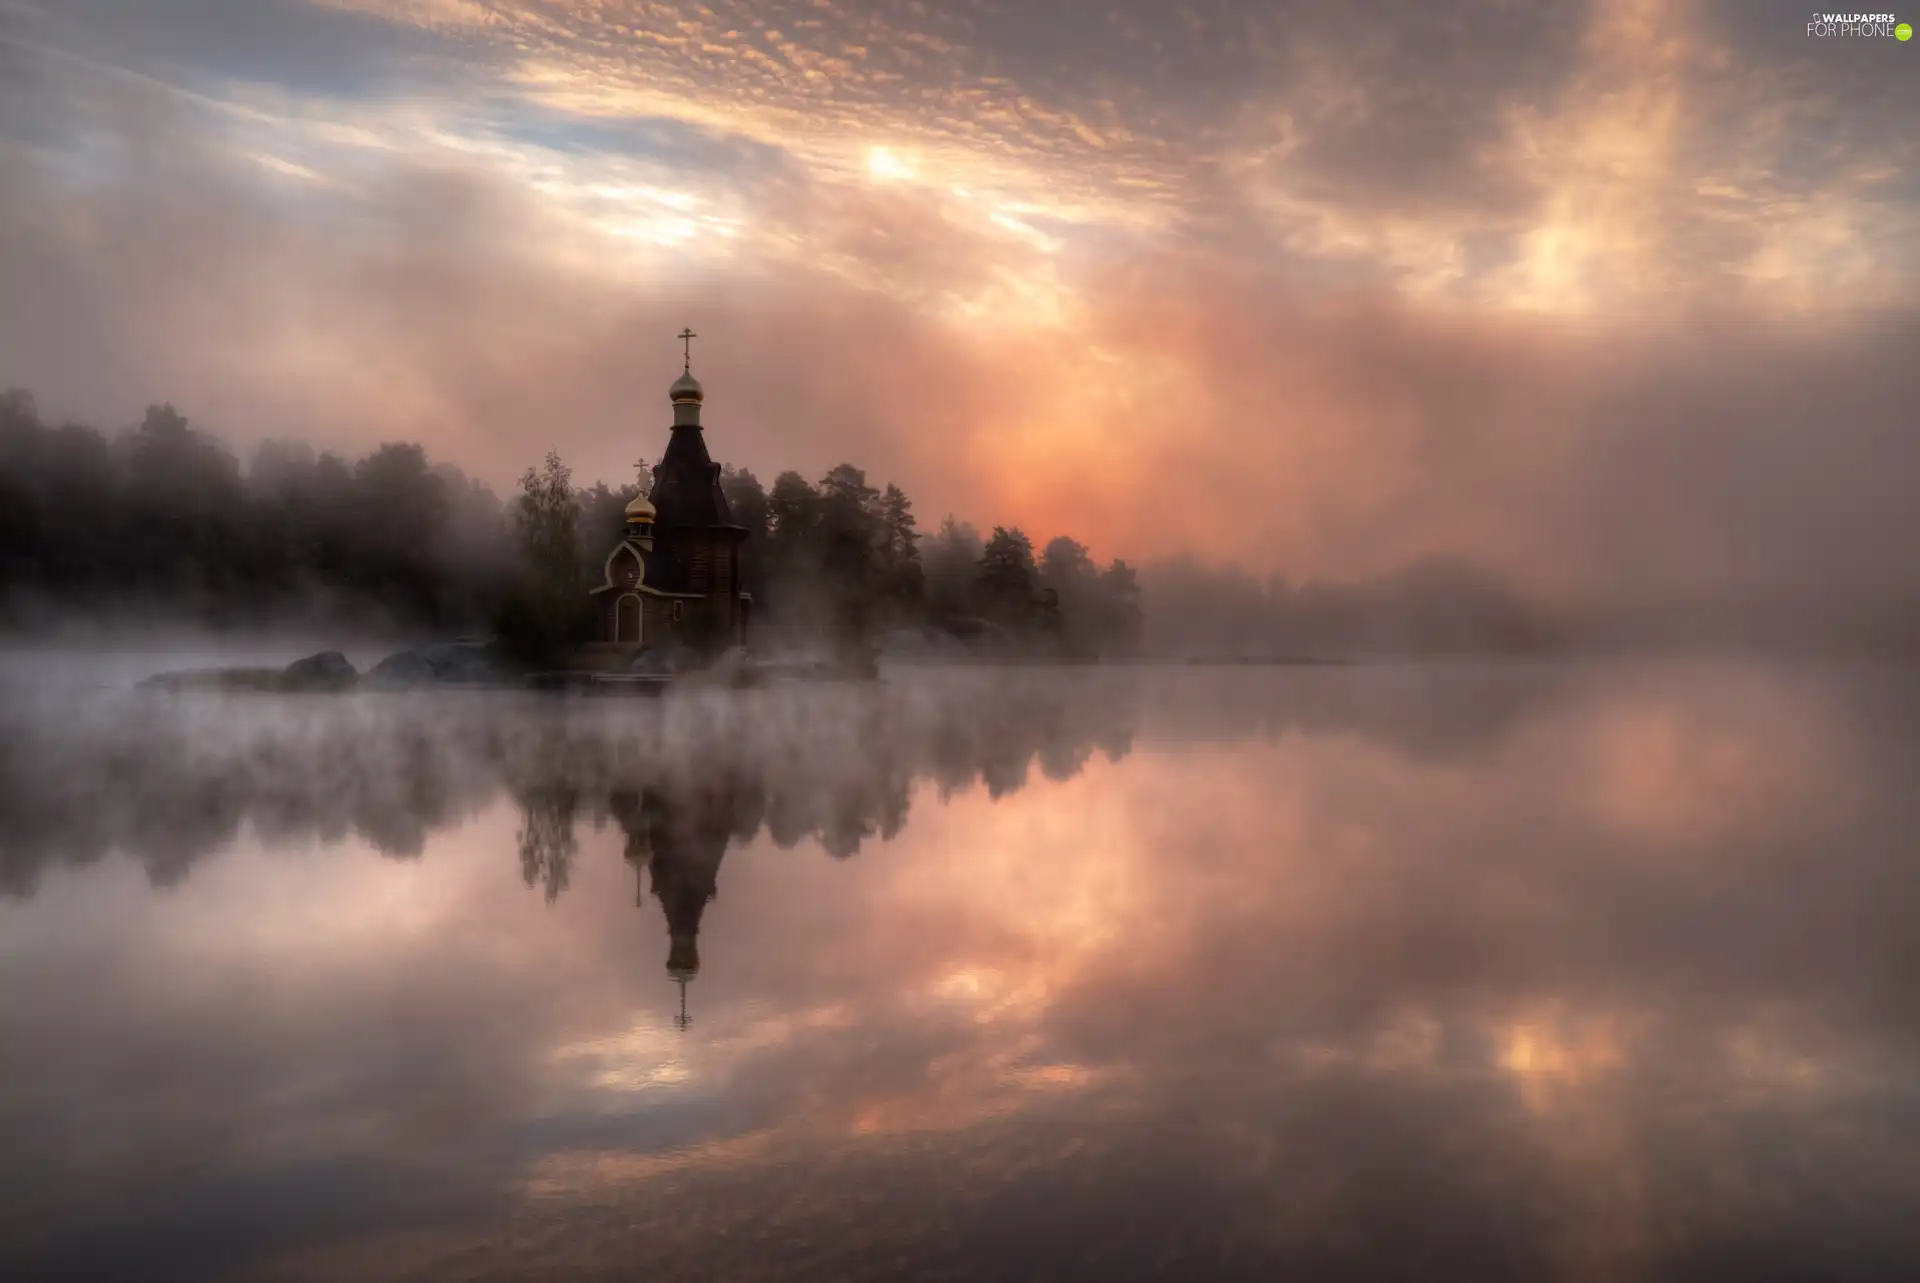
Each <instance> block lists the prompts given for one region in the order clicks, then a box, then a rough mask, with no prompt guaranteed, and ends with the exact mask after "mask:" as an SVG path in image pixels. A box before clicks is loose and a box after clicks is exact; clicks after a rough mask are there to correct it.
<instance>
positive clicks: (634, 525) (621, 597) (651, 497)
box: [593, 329, 752, 654]
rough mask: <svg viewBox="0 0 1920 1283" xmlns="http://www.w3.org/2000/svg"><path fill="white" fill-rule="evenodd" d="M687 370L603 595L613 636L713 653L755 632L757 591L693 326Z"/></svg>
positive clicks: (609, 638)
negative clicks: (714, 447)
mask: <svg viewBox="0 0 1920 1283" xmlns="http://www.w3.org/2000/svg"><path fill="white" fill-rule="evenodd" d="M677 337H678V338H679V339H680V340H681V342H682V344H683V345H684V346H683V349H682V351H683V355H682V361H681V370H680V377H679V378H677V379H675V380H674V381H673V383H672V385H671V386H669V387H668V389H667V400H668V401H669V403H671V404H672V406H673V426H672V428H671V429H670V434H669V436H668V438H667V449H666V453H665V454H663V455H662V456H661V458H660V462H659V463H658V464H656V465H655V466H654V468H653V476H652V485H651V486H650V487H649V489H648V491H647V493H646V495H645V496H644V497H642V498H639V499H635V500H634V501H633V503H632V504H629V505H628V507H627V530H626V533H625V536H624V537H623V538H622V539H621V541H620V543H619V544H618V545H617V546H616V547H615V548H614V549H613V551H612V552H610V553H609V554H608V556H607V561H606V578H605V582H604V583H602V584H601V585H600V586H599V587H597V588H595V589H593V593H594V595H595V596H597V597H599V598H600V624H601V633H600V636H601V639H602V644H603V645H612V646H615V647H630V648H632V649H633V650H635V651H638V650H641V649H646V648H650V647H654V646H656V645H662V646H667V647H671V648H677V649H686V650H692V651H695V652H698V653H704V654H713V653H716V652H718V651H721V650H724V649H726V648H727V647H729V646H743V645H745V644H746V640H747V617H748V613H749V611H750V610H751V608H752V598H751V596H749V595H748V594H747V593H745V592H742V591H741V588H740V546H741V544H742V543H744V542H745V540H746V537H747V532H746V530H745V529H744V528H742V527H740V526H737V525H735V524H734V522H733V512H732V510H731V509H730V508H729V507H728V506H727V496H726V494H725V493H724V492H723V491H722V490H721V489H720V465H719V464H717V463H715V462H714V461H713V456H712V455H711V454H709V453H708V452H707V441H706V432H705V429H704V428H703V427H702V425H701V423H700V411H701V408H702V407H703V406H704V405H705V403H706V390H705V389H704V388H702V387H701V386H700V380H698V379H696V378H694V377H693V340H694V339H695V338H697V337H698V336H697V335H696V334H694V332H693V331H692V330H690V329H689V330H682V331H681V332H680V334H679V335H678V336H677Z"/></svg>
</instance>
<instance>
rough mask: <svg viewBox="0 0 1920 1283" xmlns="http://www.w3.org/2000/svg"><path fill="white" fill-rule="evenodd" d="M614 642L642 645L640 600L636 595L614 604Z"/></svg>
mask: <svg viewBox="0 0 1920 1283" xmlns="http://www.w3.org/2000/svg"><path fill="white" fill-rule="evenodd" d="M613 640H614V641H616V642H631V643H632V644H634V645H636V646H637V645H639V644H640V598H639V596H638V595H637V594H635V593H628V594H627V595H626V596H624V597H622V598H621V599H620V600H619V601H616V602H615V603H613Z"/></svg>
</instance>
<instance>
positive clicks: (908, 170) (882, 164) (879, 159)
mask: <svg viewBox="0 0 1920 1283" xmlns="http://www.w3.org/2000/svg"><path fill="white" fill-rule="evenodd" d="M867 172H868V173H870V174H872V175H873V176H874V177H875V178H886V179H904V178H912V177H913V166H911V165H909V164H908V163H907V161H906V158H905V157H903V156H901V155H900V154H899V153H897V152H895V151H894V150H893V149H892V148H890V147H869V148H868V149H867Z"/></svg>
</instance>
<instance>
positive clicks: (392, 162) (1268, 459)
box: [0, 0, 1920, 601]
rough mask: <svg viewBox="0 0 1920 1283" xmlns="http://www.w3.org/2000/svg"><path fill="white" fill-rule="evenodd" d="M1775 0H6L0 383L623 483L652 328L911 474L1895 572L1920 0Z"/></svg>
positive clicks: (1663, 589) (1238, 540) (1767, 582)
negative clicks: (1915, 11) (1899, 0)
mask: <svg viewBox="0 0 1920 1283" xmlns="http://www.w3.org/2000/svg"><path fill="white" fill-rule="evenodd" d="M1808 16H1809V15H1808V13H1807V11H1806V10H1805V7H1804V5H1799V6H1795V5H1787V4H1784V3H1732V2H1731V0H1728V2H1726V3H1689V2H1687V0H1669V2H1667V3H1658V4H1654V3H1643V2H1640V0H1591V2H1590V3H1559V2H1557V0H1549V2H1547V3H1539V4H1521V3H1508V2H1488V3H1473V4H1440V3H1435V2H1433V0H1407V2H1406V3H1397V4H1396V3H1378V4H1369V5H1339V4H1325V3H1321V4H1287V3H1268V4H1260V3H1228V2H1226V0H1218V2H1208V0H1192V2H1190V3H1184V4H1172V3H1163V2H1160V0H1101V2H1100V3H1082V2H1080V0H1049V2H1048V3H1045V4H1037V3H992V2H990V0H968V2H965V3H958V2H957V3H951V4H941V5H935V4H928V3H917V2H909V3H892V2H885V0H864V2H856V0H799V2H789V0H771V2H770V0H755V2H754V3H746V2H745V0H740V2H738V3H732V2H725V0H722V2H716V3H709V4H691V3H677V2H673V0H662V2H659V3H642V2H639V0H0V385H14V386H23V387H26V388H28V389H30V390H31V391H32V392H33V393H34V394H35V396H36V398H37V399H38V401H39V403H40V405H41V406H42V408H43V410H45V411H46V412H47V413H49V414H52V415H59V416H67V415H71V416H74V417H76V418H79V419H81V420H84V421H89V422H95V423H98V424H101V425H103V426H117V425H123V424H126V423H131V422H134V421H137V419H138V418H139V416H140V413H141V410H142V409H143V407H144V406H145V405H146V404H148V403H149V402H155V401H171V402H173V403H174V404H175V405H177V406H178V407H179V408H180V409H181V411H182V412H183V413H185V414H187V415H188V416H189V417H190V418H191V419H192V420H193V421H194V422H196V423H197V424H199V425H200V426H203V427H205V428H208V429H209V430H211V431H214V432H217V433H219V434H220V435H222V436H223V437H225V438H227V439H228V440H230V441H231V442H233V443H234V445H235V446H236V448H237V449H239V450H241V451H242V452H244V451H245V450H246V449H247V448H249V447H250V446H251V445H252V444H253V443H254V442H257V441H259V440H262V439H268V438H301V439H306V440H309V441H312V442H314V443H316V444H318V445H321V446H325V447H330V448H336V449H341V450H348V451H361V450H365V449H369V448H371V447H373V446H375V445H378V444H379V443H381V442H383V441H389V440H400V439H404V440H418V441H421V442H423V443H424V444H425V445H427V447H428V448H429V449H430V451H431V452H432V453H433V455H434V456H435V457H438V458H444V459H448V460H451V461H453V462H455V463H457V464H459V465H460V466H461V467H463V468H465V469H467V470H468V471H470V472H472V473H474V474H475V475H477V476H480V477H482V478H483V479H485V480H486V481H488V482H489V483H490V484H493V485H494V486H496V487H499V488H502V489H504V488H505V487H507V486H509V485H511V483H512V481H513V479H514V478H515V477H516V476H517V475H518V474H519V472H520V471H521V470H523V469H524V468H525V467H526V466H527V465H528V464H529V463H532V462H535V461H536V460H537V459H538V458H539V457H540V455H542V454H543V453H544V452H545V451H546V450H547V449H548V448H549V447H554V448H557V449H558V450H559V451H560V452H561V453H562V454H563V456H565V457H566V458H567V459H568V460H569V461H570V462H571V463H572V464H573V465H574V467H575V469H576V473H577V474H578V475H579V476H580V477H581V478H582V479H585V480H591V479H598V478H604V479H607V480H609V481H613V482H619V481H623V480H627V479H629V478H630V477H631V476H632V473H631V471H630V469H631V468H632V465H633V463H634V461H635V460H637V459H640V458H648V459H654V458H657V457H658V456H659V453H660V451H661V449H662V448H663V446H664V442H665V437H666V428H667V425H668V424H669V423H670V422H671V418H670V412H669V408H668V406H667V403H666V397H665V389H666V385H667V384H668V382H670V381H671V379H672V378H673V377H674V376H675V375H676V374H678V372H679V360H680V345H679V344H678V342H677V341H676V340H675V339H674V338H673V335H674V334H675V333H676V332H677V331H679V330H680V329H681V328H682V326H691V327H692V328H693V329H694V330H695V331H696V332H697V333H698V334H699V336H700V337H699V338H698V339H697V340H696V341H695V343H694V368H695V372H696V373H697V374H698V375H699V376H700V377H701V378H702V380H703V381H704V382H705V384H706V388H707V394H708V397H707V410H706V424H707V436H708V440H709V444H710V447H711V449H712V451H713V453H714V455H715V457H716V458H719V459H722V460H724V461H727V462H730V463H734V464H736V465H740V466H746V467H750V468H752V469H753V470H754V471H755V472H756V473H757V474H759V475H760V476H761V477H762V478H763V479H769V480H770V479H771V477H772V476H773V475H774V474H776V473H778V472H780V471H783V470H785V469H789V468H793V469H798V470H799V471H801V472H803V473H806V474H808V475H810V476H818V475H819V474H820V473H822V472H824V471H825V470H826V469H827V468H828V467H830V466H831V465H833V464H834V463H837V462H839V461H841V460H850V461H852V462H854V463H856V464H859V465H861V466H862V467H864V468H865V469H866V470H867V471H868V474H869V476H870V477H872V478H874V479H876V480H879V481H883V482H884V481H892V482H897V483H898V484H900V485H901V486H902V487H903V488H904V489H906V490H907V492H908V493H909V494H910V495H912V496H913V497H914V499H915V500H916V503H917V506H918V512H919V515H920V517H921V520H922V522H923V524H928V525H930V524H933V523H934V522H937V521H938V519H939V518H940V517H941V516H942V515H944V514H946V513H949V512H951V513H954V514H957V515H959V516H960V517H962V518H966V519H971V520H973V521H975V522H977V523H979V524H982V525H989V524H993V523H1008V524H1018V525H1019V526H1021V527H1022V528H1023V529H1024V530H1026V531H1027V533H1028V534H1030V535H1032V536H1033V537H1034V538H1035V539H1036V542H1044V540H1045V539H1047V538H1049V537H1051V536H1053V535H1055V534H1061V533H1070V534H1074V535H1076V536H1078V537H1080V538H1081V539H1083V540H1085V541H1086V542H1088V543H1089V544H1091V545H1092V547H1093V550H1094V553H1095V555H1096V556H1099V557H1102V558H1106V557H1110V556H1115V555H1118V556H1125V557H1127V558H1129V559H1131V560H1135V561H1152V560H1156V559H1162V558H1166V557H1170V556H1174V555H1180V554H1185V555H1191V556H1194V557H1197V558H1200V559H1203V560H1207V561H1211V562H1219V563H1232V564H1237V565H1240V566H1243V567H1245V568H1247V569H1249V570H1251V571H1254V572H1257V573H1267V572H1280V573H1284V574H1285V575H1287V576H1288V577H1290V578H1292V579H1295V580H1304V579H1309V578H1315V577H1346V576H1355V575H1369V574H1376V573H1382V572H1386V571H1390V570H1392V569H1395V568H1397V567H1400V566H1403V565H1406V564H1408V563H1410V562H1414V561H1418V560H1421V559H1424V558H1432V557H1447V558H1459V559H1464V560H1467V561H1472V562H1476V563H1478V564H1481V565H1484V566H1486V567H1488V568H1490V569H1493V570H1495V571H1497V572H1499V573H1502V574H1505V575H1507V576H1510V577H1512V578H1513V579H1514V580H1515V581H1516V582H1518V583H1521V584H1523V585H1525V586H1527V587H1529V588H1531V589H1533V590H1535V591H1537V592H1540V593H1543V594H1546V595H1550V596H1551V595H1558V596H1560V597H1564V598H1570V599H1579V598H1606V599H1610V600H1626V601H1633V600H1671V599H1686V598H1696V597H1708V596H1715V595H1720V596H1727V595H1733V596H1743V595H1744V596H1757V597H1765V598H1769V599H1779V598H1791V599H1807V598H1813V597H1823V596H1824V597H1832V596H1834V595H1839V596H1842V597H1846V598H1849V599H1851V598H1856V597H1861V598H1872V599H1876V600H1879V599H1888V598H1906V599H1911V597H1912V596H1913V594H1914V591H1915V589H1917V588H1920V505H1915V504H1913V503H1912V502H1911V501H1910V492H1911V488H1912V478H1914V477H1915V476H1920V421H1917V416H1916V414H1915V411H1914V407H1915V405H1916V404H1920V377H1916V374H1915V363H1914V359H1913V358H1914V349H1915V340H1916V339H1917V338H1920V310H1917V308H1916V304H1917V303H1920V250H1916V245H1917V244H1920V237H1916V234H1915V233H1916V230H1920V229H1917V228H1916V221H1917V220H1916V211H1917V210H1920V163H1917V162H1920V156H1916V152H1917V151H1920V142H1916V135H1915V131H1914V129H1913V123H1914V122H1915V121H1916V120H1920V42H1900V41H1897V40H1894V39H1890V38H1858V37H1856V38H1844V37H1832V38H1824V39H1822V38H1815V37H1810V36H1809V35H1808V34H1807V32H1806V30H1805V27H1806V21H1807V18H1808ZM1901 16H1903V17H1911V16H1912V15H1901Z"/></svg>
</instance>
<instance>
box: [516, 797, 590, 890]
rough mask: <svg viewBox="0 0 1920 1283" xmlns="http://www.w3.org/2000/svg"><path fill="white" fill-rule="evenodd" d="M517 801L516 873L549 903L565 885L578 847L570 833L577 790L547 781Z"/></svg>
mask: <svg viewBox="0 0 1920 1283" xmlns="http://www.w3.org/2000/svg"><path fill="white" fill-rule="evenodd" d="M519 802H520V812H521V817H522V818H521V821H520V876H521V877H522V878H524V879H525V880H526V883H527V885H528V886H530V887H531V886H538V887H542V888H544V889H545V891H546V895H547V903H548V904H552V903H553V902H554V901H555V900H557V899H559V898H560V893H561V892H562V891H564V890H566V889H567V877H568V873H569V871H570V870H571V868H572V865H573V857H574V855H575V853H576V852H578V851H579V849H580V842H579V839H578V838H576V837H575V836H574V831H573V820H574V812H575V811H576V810H577V809H578V807H579V802H580V795H579V793H578V792H577V791H576V790H575V789H573V788H571V787H569V786H568V785H566V784H554V785H547V786H545V787H540V788H535V789H532V790H530V791H529V792H527V793H524V794H522V795H521V796H520V798H519Z"/></svg>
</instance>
